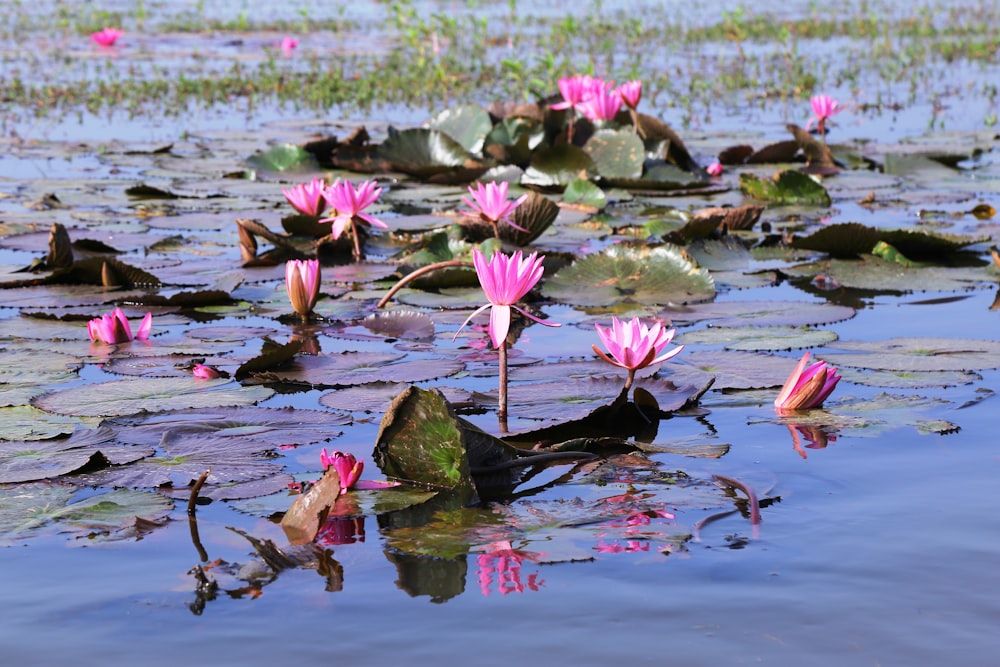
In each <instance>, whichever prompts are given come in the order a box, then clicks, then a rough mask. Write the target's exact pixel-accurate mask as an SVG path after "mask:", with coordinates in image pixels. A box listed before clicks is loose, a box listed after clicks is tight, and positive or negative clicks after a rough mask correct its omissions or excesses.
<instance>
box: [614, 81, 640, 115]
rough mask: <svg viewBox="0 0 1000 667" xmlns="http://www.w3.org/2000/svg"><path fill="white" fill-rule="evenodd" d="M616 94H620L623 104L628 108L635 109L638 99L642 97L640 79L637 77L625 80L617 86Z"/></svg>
mask: <svg viewBox="0 0 1000 667" xmlns="http://www.w3.org/2000/svg"><path fill="white" fill-rule="evenodd" d="M618 94H619V95H621V96H622V101H623V102H624V103H625V106H627V107H628V108H629V109H635V108H636V107H637V106H639V100H641V99H642V81H639V80H638V79H634V80H632V81H626V82H625V83H623V84H621V85H620V86H618Z"/></svg>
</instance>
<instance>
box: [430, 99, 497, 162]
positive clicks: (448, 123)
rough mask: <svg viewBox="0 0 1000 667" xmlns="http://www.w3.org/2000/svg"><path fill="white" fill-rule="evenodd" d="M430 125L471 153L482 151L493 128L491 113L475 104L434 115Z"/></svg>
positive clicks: (464, 105)
mask: <svg viewBox="0 0 1000 667" xmlns="http://www.w3.org/2000/svg"><path fill="white" fill-rule="evenodd" d="M429 125H430V127H431V129H432V130H438V131H439V132H443V133H444V134H446V135H448V136H449V137H451V138H452V139H454V140H455V141H456V142H457V143H458V144H459V145H460V146H461V147H462V148H464V149H465V150H466V151H468V152H469V153H479V152H481V151H482V150H483V143H484V142H485V141H486V135H487V134H488V133H489V132H490V130H492V129H493V121H492V120H491V119H490V115H489V114H488V113H486V110H485V109H483V108H482V107H481V106H478V105H475V104H463V105H461V106H457V107H452V108H451V109H445V110H444V111H442V112H441V113H439V114H437V115H436V116H434V118H432V119H431V121H430V123H429Z"/></svg>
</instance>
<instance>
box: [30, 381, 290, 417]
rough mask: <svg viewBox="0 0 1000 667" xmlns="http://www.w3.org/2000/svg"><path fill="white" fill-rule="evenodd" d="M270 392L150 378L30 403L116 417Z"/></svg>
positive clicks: (246, 401)
mask: <svg viewBox="0 0 1000 667" xmlns="http://www.w3.org/2000/svg"><path fill="white" fill-rule="evenodd" d="M272 394H274V390H272V389H267V388H266V387H241V386H239V385H238V384H236V383H234V382H231V381H229V380H225V379H218V380H201V379H197V378H193V377H192V378H149V379H139V380H131V379H129V380H115V381H112V382H105V383H103V384H101V385H100V386H99V387H94V386H92V385H83V386H79V387H73V388H70V389H63V390H61V391H55V392H52V393H50V394H44V395H42V396H39V397H37V398H35V399H33V400H32V405H34V406H35V407H37V408H41V409H42V410H45V411H46V412H52V413H55V414H61V415H77V416H81V417H115V416H120V415H129V414H135V413H137V412H143V411H145V412H162V411H164V410H173V409H176V408H195V407H201V408H215V407H221V406H226V405H250V404H253V403H257V402H258V401H262V400H264V399H265V398H269V397H270V396H271V395H272Z"/></svg>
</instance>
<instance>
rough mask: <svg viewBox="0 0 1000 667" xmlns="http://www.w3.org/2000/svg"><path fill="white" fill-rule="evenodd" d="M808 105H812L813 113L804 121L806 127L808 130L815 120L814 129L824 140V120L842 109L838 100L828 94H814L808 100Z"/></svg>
mask: <svg viewBox="0 0 1000 667" xmlns="http://www.w3.org/2000/svg"><path fill="white" fill-rule="evenodd" d="M809 105H810V106H811V107H812V111H813V115H812V118H810V119H809V122H807V123H806V129H807V130H808V129H809V127H810V126H811V125H812V124H813V122H814V121H815V123H816V131H817V132H818V133H819V135H820V137H822V139H823V141H826V121H827V120H829V119H830V118H831V117H832V116H833V115H835V114H838V113H840V112H841V111H842V109H841V107H840V102H838V101H837V100H835V99H833V98H832V97H830V96H829V95H816V96H814V97H812V98H811V99H810V100H809Z"/></svg>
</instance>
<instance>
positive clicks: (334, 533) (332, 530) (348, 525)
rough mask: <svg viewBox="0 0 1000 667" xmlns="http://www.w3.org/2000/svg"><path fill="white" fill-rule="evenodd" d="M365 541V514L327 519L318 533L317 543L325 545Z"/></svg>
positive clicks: (331, 545) (332, 545)
mask: <svg viewBox="0 0 1000 667" xmlns="http://www.w3.org/2000/svg"><path fill="white" fill-rule="evenodd" d="M364 541H365V517H363V516H356V517H353V518H351V519H327V520H326V523H324V524H323V525H322V526H321V527H320V529H319V532H318V533H317V534H316V544H318V545H320V546H324V547H334V546H337V545H340V544H354V543H355V542H364Z"/></svg>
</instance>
